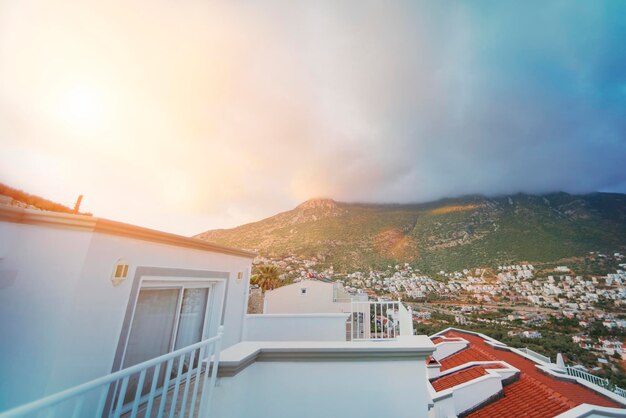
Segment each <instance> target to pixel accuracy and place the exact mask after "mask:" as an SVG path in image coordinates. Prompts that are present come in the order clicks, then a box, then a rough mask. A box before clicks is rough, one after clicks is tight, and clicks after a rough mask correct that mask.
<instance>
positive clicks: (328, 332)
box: [244, 313, 350, 341]
mask: <svg viewBox="0 0 626 418" xmlns="http://www.w3.org/2000/svg"><path fill="white" fill-rule="evenodd" d="M349 315H350V314H349V313H340V314H262V315H247V316H246V323H245V326H244V328H245V333H244V334H245V337H244V340H246V341H345V340H346V321H347V320H348V316H349Z"/></svg>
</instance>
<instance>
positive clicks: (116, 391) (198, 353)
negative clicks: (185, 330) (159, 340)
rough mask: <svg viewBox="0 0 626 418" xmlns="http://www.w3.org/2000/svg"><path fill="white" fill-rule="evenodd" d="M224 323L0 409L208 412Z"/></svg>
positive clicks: (99, 415)
mask: <svg viewBox="0 0 626 418" xmlns="http://www.w3.org/2000/svg"><path fill="white" fill-rule="evenodd" d="M221 339H222V328H220V331H219V334H218V335H217V336H215V337H213V338H209V339H206V340H204V341H200V342H198V343H196V344H192V345H190V346H187V347H184V348H181V349H179V350H176V351H173V352H171V353H168V354H165V355H163V356H160V357H156V358H153V359H151V360H148V361H145V362H143V363H139V364H136V365H134V366H131V367H128V368H126V369H123V370H120V371H118V372H115V373H112V374H110V375H107V376H103V377H101V378H98V379H95V380H92V381H90V382H87V383H84V384H82V385H79V386H76V387H73V388H70V389H67V390H64V391H62V392H59V393H56V394H54V395H50V396H47V397H45V398H42V399H39V400H37V401H34V402H31V403H28V404H26V405H22V406H19V407H17V408H14V409H11V410H8V411H5V412H0V418H23V417H28V418H30V417H40V416H43V417H46V418H52V417H63V418H65V417H67V418H70V417H71V418H82V417H94V418H103V417H114V418H118V417H124V418H127V417H129V418H130V417H132V418H134V417H137V416H141V417H159V418H161V417H163V416H167V417H170V418H171V417H174V416H175V417H177V418H182V417H200V416H201V417H203V418H205V417H208V411H209V407H210V402H211V394H212V391H213V388H214V387H215V380H216V377H217V368H218V364H219V353H220V343H221Z"/></svg>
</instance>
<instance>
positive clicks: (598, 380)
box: [565, 366, 626, 398]
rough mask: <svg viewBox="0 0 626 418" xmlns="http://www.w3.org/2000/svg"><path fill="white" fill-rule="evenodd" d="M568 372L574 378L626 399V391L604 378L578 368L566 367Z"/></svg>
mask: <svg viewBox="0 0 626 418" xmlns="http://www.w3.org/2000/svg"><path fill="white" fill-rule="evenodd" d="M565 369H566V370H567V374H568V375H570V376H574V377H578V378H581V379H584V380H586V381H588V382H591V383H593V384H594V385H596V386H600V387H601V388H604V389H607V390H610V391H611V392H613V393H615V394H617V395H619V396H622V397H624V398H626V390H624V389H622V388H620V387H618V386H614V385H612V384H611V382H610V381H609V379H604V378H602V377H599V376H596V375H593V374H591V373H588V372H586V371H584V370H581V369H579V368H577V367H569V366H568V367H566V368H565Z"/></svg>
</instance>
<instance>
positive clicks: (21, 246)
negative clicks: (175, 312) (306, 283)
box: [0, 222, 251, 410]
mask: <svg viewBox="0 0 626 418" xmlns="http://www.w3.org/2000/svg"><path fill="white" fill-rule="evenodd" d="M0 242H1V243H0V251H1V252H2V253H1V254H0V318H2V319H1V321H0V335H1V336H2V338H0V376H2V377H3V379H0V410H3V409H6V408H9V407H12V406H16V405H19V404H22V403H25V402H28V401H31V400H34V399H37V398H39V397H41V396H43V395H45V394H50V393H54V392H57V391H59V390H61V389H64V388H67V387H71V386H74V385H76V384H80V383H83V382H85V381H88V380H90V379H93V378H96V377H99V376H102V375H105V374H108V373H110V372H111V368H112V365H113V360H114V356H115V353H116V349H117V344H118V340H119V338H120V335H121V332H122V324H123V322H124V317H125V315H126V310H127V306H128V303H129V296H130V294H131V288H132V284H133V280H134V279H135V272H136V269H137V267H157V268H168V269H186V270H204V271H219V272H228V275H229V279H228V280H227V281H225V282H223V283H227V285H226V286H227V292H226V294H227V299H226V306H225V309H224V324H225V336H224V342H223V345H224V346H229V345H232V344H234V343H236V342H238V341H240V340H241V337H242V331H243V330H242V326H243V316H244V313H245V303H246V295H247V286H248V279H249V269H250V263H251V260H250V259H248V258H245V257H240V256H235V255H226V254H221V253H213V252H208V251H202V250H197V249H190V248H182V247H177V246H172V245H166V244H160V243H154V242H148V241H144V240H139V239H133V238H125V237H121V236H115V235H109V234H103V233H91V232H88V231H85V230H73V229H66V228H59V227H48V226H39V225H28V224H15V223H10V222H0ZM120 258H124V259H125V260H127V261H128V262H129V263H130V268H129V274H128V278H127V279H126V281H124V282H123V283H122V284H120V285H119V286H117V287H114V286H113V285H112V283H111V273H112V269H113V266H114V264H115V263H116V262H117V260H118V259H120ZM237 272H243V273H244V278H243V279H241V280H236V277H237ZM133 303H134V301H133Z"/></svg>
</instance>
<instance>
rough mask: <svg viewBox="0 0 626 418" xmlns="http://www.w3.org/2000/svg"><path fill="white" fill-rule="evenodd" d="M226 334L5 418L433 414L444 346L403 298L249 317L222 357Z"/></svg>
mask: <svg viewBox="0 0 626 418" xmlns="http://www.w3.org/2000/svg"><path fill="white" fill-rule="evenodd" d="M355 329H356V330H358V332H355V331H354V330H355ZM221 336H222V330H220V333H219V334H218V335H217V336H216V337H213V338H210V339H208V340H205V341H201V342H199V343H197V344H193V345H190V346H188V347H185V348H183V349H180V350H177V351H174V352H172V353H169V354H166V355H163V356H160V357H157V358H154V359H152V360H149V361H146V362H143V363H140V364H137V365H135V366H132V367H129V368H127V369H124V370H120V371H119V372H116V373H113V374H110V375H108V376H104V377H102V378H99V379H95V380H93V381H90V382H87V383H84V384H82V385H79V386H76V387H74V388H71V389H68V390H65V391H62V392H60V393H57V394H54V395H51V396H48V397H45V398H43V399H40V400H37V401H35V402H31V403H29V404H26V405H23V406H20V407H18V408H15V409H12V410H9V411H6V412H4V413H0V418H22V417H38V416H47V417H73V418H78V417H96V418H101V417H105V416H106V417H115V418H117V417H163V416H167V417H202V418H205V417H229V418H244V417H245V418H247V417H259V418H264V417H267V418H270V417H271V418H280V417H285V418H287V417H294V416H298V417H319V416H341V417H346V418H350V417H355V418H356V417H359V418H368V417H372V418H374V417H379V416H381V415H382V414H385V415H387V416H393V417H407V418H408V417H420V416H425V415H426V414H427V413H428V409H429V408H430V407H432V399H431V395H430V393H429V391H428V384H427V379H426V376H427V372H426V358H427V357H428V356H429V355H430V354H432V352H433V351H434V345H433V344H432V342H431V341H430V339H428V338H427V337H426V336H415V335H413V328H412V322H411V313H410V310H407V309H406V308H405V307H404V305H402V303H400V302H398V301H395V302H386V301H379V302H358V303H353V304H352V312H346V313H339V314H300V315H286V314H281V315H246V316H245V318H244V326H243V330H242V341H241V342H239V343H237V344H234V345H232V346H230V347H228V348H226V349H224V350H220V343H221ZM366 399H367V400H368V401H367V402H364V401H363V400H366ZM370 400H371V401H370Z"/></svg>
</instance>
